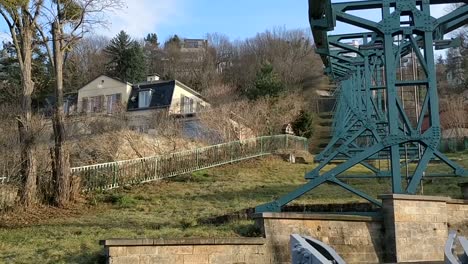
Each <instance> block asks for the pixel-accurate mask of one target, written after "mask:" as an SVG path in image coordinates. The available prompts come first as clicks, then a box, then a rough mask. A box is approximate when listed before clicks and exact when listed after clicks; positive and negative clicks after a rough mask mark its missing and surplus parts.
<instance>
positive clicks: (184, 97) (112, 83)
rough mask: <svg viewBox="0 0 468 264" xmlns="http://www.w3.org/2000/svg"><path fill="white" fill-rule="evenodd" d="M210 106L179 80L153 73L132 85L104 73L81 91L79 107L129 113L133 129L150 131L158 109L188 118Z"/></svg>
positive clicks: (84, 111) (83, 111)
mask: <svg viewBox="0 0 468 264" xmlns="http://www.w3.org/2000/svg"><path fill="white" fill-rule="evenodd" d="M208 106H209V104H208V103H207V102H206V100H204V99H203V98H202V96H201V95H200V94H199V93H198V92H196V91H194V90H193V89H191V88H190V87H188V86H187V85H185V84H183V83H181V82H179V81H177V80H160V77H159V76H158V75H151V76H148V77H147V80H146V82H142V83H137V84H131V83H128V82H123V81H120V80H119V79H116V78H112V77H109V76H106V75H101V76H99V77H97V78H96V79H94V80H92V81H91V82H89V83H88V84H86V85H85V86H84V87H82V88H81V89H79V90H78V107H77V108H78V113H80V114H85V115H113V114H115V113H122V112H125V116H126V117H127V118H126V119H127V120H128V126H129V127H130V128H132V129H134V130H138V131H141V132H148V130H149V129H151V127H153V126H154V124H153V123H154V117H155V114H156V113H158V112H162V111H165V112H166V113H168V114H169V115H173V116H178V117H187V116H194V115H195V114H196V113H197V112H200V111H202V110H203V109H205V107H208Z"/></svg>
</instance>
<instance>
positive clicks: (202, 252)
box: [101, 238, 270, 264]
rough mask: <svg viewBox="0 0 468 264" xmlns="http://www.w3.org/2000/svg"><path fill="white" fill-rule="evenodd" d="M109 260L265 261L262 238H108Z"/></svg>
mask: <svg viewBox="0 0 468 264" xmlns="http://www.w3.org/2000/svg"><path fill="white" fill-rule="evenodd" d="M101 244H102V245H104V247H105V250H106V255H107V263H109V264H134V263H138V264H151V263H155V264H156V263H157V264H178V263H181V264H264V263H265V264H266V263H268V264H269V263H270V254H268V253H267V251H266V250H267V248H266V247H265V239H263V238H234V239H214V238H213V239H178V240H164V239H135V240H124V239H122V240H105V241H101Z"/></svg>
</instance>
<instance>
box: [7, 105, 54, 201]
mask: <svg viewBox="0 0 468 264" xmlns="http://www.w3.org/2000/svg"><path fill="white" fill-rule="evenodd" d="M18 112H19V111H18V109H17V108H16V107H15V106H12V105H2V106H0V122H1V123H2V126H0V210H1V209H2V208H5V207H8V206H12V205H13V204H14V203H15V202H17V194H18V191H19V190H20V188H21V187H22V184H23V183H22V182H23V181H22V177H21V174H20V167H21V159H20V144H19V138H18V123H17V119H16V116H17V113H18ZM31 128H32V131H33V133H34V135H35V138H34V142H33V145H34V150H35V158H36V166H37V175H38V179H37V188H38V199H39V201H46V200H47V197H48V196H49V194H50V192H51V189H50V187H51V160H50V155H49V146H50V144H51V135H52V130H51V129H52V128H51V126H50V122H47V121H46V120H44V118H42V116H38V115H35V116H33V119H32V127H31ZM2 205H3V206H2ZM7 205H8V206H7Z"/></svg>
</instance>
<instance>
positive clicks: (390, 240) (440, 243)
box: [380, 194, 449, 263]
mask: <svg viewBox="0 0 468 264" xmlns="http://www.w3.org/2000/svg"><path fill="white" fill-rule="evenodd" d="M380 198H381V199H382V201H383V214H384V219H385V221H384V225H385V244H386V247H387V248H386V254H387V255H386V257H387V260H388V261H391V262H398V263H399V262H418V261H420V262H424V261H443V260H444V245H445V241H446V240H447V237H448V228H447V222H448V214H447V201H448V200H449V199H448V198H444V197H434V196H413V195H399V194H392V195H382V196H380Z"/></svg>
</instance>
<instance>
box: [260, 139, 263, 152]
mask: <svg viewBox="0 0 468 264" xmlns="http://www.w3.org/2000/svg"><path fill="white" fill-rule="evenodd" d="M262 154H263V137H260V155H262Z"/></svg>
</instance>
